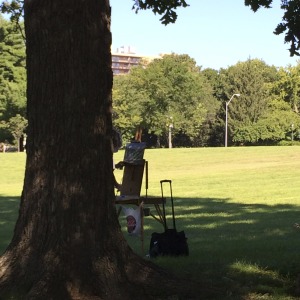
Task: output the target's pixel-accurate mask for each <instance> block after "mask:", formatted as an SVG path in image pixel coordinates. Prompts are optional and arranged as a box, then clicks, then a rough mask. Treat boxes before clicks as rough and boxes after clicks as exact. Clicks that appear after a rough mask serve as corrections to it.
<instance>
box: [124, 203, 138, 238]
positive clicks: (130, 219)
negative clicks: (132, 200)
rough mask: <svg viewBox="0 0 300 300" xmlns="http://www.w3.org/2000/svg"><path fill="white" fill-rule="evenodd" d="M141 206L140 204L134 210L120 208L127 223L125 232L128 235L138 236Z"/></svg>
mask: <svg viewBox="0 0 300 300" xmlns="http://www.w3.org/2000/svg"><path fill="white" fill-rule="evenodd" d="M142 209H143V204H140V206H138V207H137V208H136V209H134V208H131V207H125V206H122V210H123V212H124V215H125V217H126V221H127V232H128V233H129V235H136V236H140V234H141V227H142V218H141V210H142Z"/></svg>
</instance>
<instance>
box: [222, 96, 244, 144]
mask: <svg viewBox="0 0 300 300" xmlns="http://www.w3.org/2000/svg"><path fill="white" fill-rule="evenodd" d="M234 96H236V97H240V96H241V95H240V94H233V95H232V96H231V98H230V99H229V101H227V102H226V117H225V147H227V128H228V105H229V103H230V101H231V100H232V99H233V97H234Z"/></svg>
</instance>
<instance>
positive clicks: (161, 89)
mask: <svg viewBox="0 0 300 300" xmlns="http://www.w3.org/2000/svg"><path fill="white" fill-rule="evenodd" d="M124 77H125V79H124ZM116 83H117V84H116V85H115V86H114V95H116V96H114V101H115V102H114V103H115V109H116V111H118V110H119V109H120V108H119V107H121V106H122V104H123V103H131V105H128V106H127V107H128V108H130V113H131V116H132V113H135V118H136V119H138V118H139V119H140V120H141V126H142V127H143V128H145V129H147V131H148V132H151V133H154V134H155V135H156V136H158V138H159V139H161V138H163V137H164V136H167V134H168V130H169V125H171V124H172V125H173V133H174V134H175V135H176V134H177V143H180V140H179V137H178V135H179V134H180V135H185V136H186V137H187V138H188V139H191V140H195V139H196V138H197V137H198V136H199V134H200V128H201V126H202V124H203V122H204V121H205V120H206V119H207V118H208V117H207V116H208V115H209V114H212V113H214V112H215V110H216V106H217V102H216V100H215V99H214V97H213V96H212V88H211V86H210V84H209V83H208V82H207V80H206V77H204V76H203V75H202V74H201V72H200V68H199V67H197V66H196V62H195V61H194V60H193V59H191V58H190V57H189V56H188V55H177V54H172V55H165V56H164V57H163V58H161V59H156V60H154V61H153V62H151V63H149V64H148V65H147V66H146V67H144V66H140V67H137V68H133V69H132V70H131V72H130V74H129V75H127V76H123V78H120V79H119V78H116ZM120 83H122V84H121V85H120ZM118 95H120V96H121V95H122V96H121V97H119V96H118ZM132 106H134V108H132ZM125 115H126V114H125ZM127 115H128V114H127ZM116 123H119V120H118V119H116ZM175 142H176V139H175Z"/></svg>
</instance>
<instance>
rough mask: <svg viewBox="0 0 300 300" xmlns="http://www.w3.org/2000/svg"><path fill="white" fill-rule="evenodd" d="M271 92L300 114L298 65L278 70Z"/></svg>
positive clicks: (299, 70)
mask: <svg viewBox="0 0 300 300" xmlns="http://www.w3.org/2000/svg"><path fill="white" fill-rule="evenodd" d="M272 91H273V93H274V94H276V95H278V96H279V97H280V98H281V99H282V100H284V101H286V102H287V103H289V105H290V107H291V109H292V110H294V111H295V112H296V113H299V112H300V64H299V63H298V65H296V66H293V67H292V66H288V67H286V68H280V69H279V71H278V80H277V81H276V82H275V83H274V85H273V88H272Z"/></svg>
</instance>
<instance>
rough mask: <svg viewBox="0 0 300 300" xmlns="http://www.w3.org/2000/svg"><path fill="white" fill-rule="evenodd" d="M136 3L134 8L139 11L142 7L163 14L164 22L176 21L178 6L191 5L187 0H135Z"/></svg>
mask: <svg viewBox="0 0 300 300" xmlns="http://www.w3.org/2000/svg"><path fill="white" fill-rule="evenodd" d="M133 1H134V5H133V7H132V9H135V11H136V12H138V11H139V10H140V9H151V10H152V11H153V12H154V14H159V15H162V17H161V19H160V21H161V22H162V24H165V25H167V24H169V23H175V22H176V20H177V13H176V12H175V9H177V8H178V7H187V6H189V5H188V4H187V3H186V1H185V0H172V1H165V0H159V1H157V0H133Z"/></svg>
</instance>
